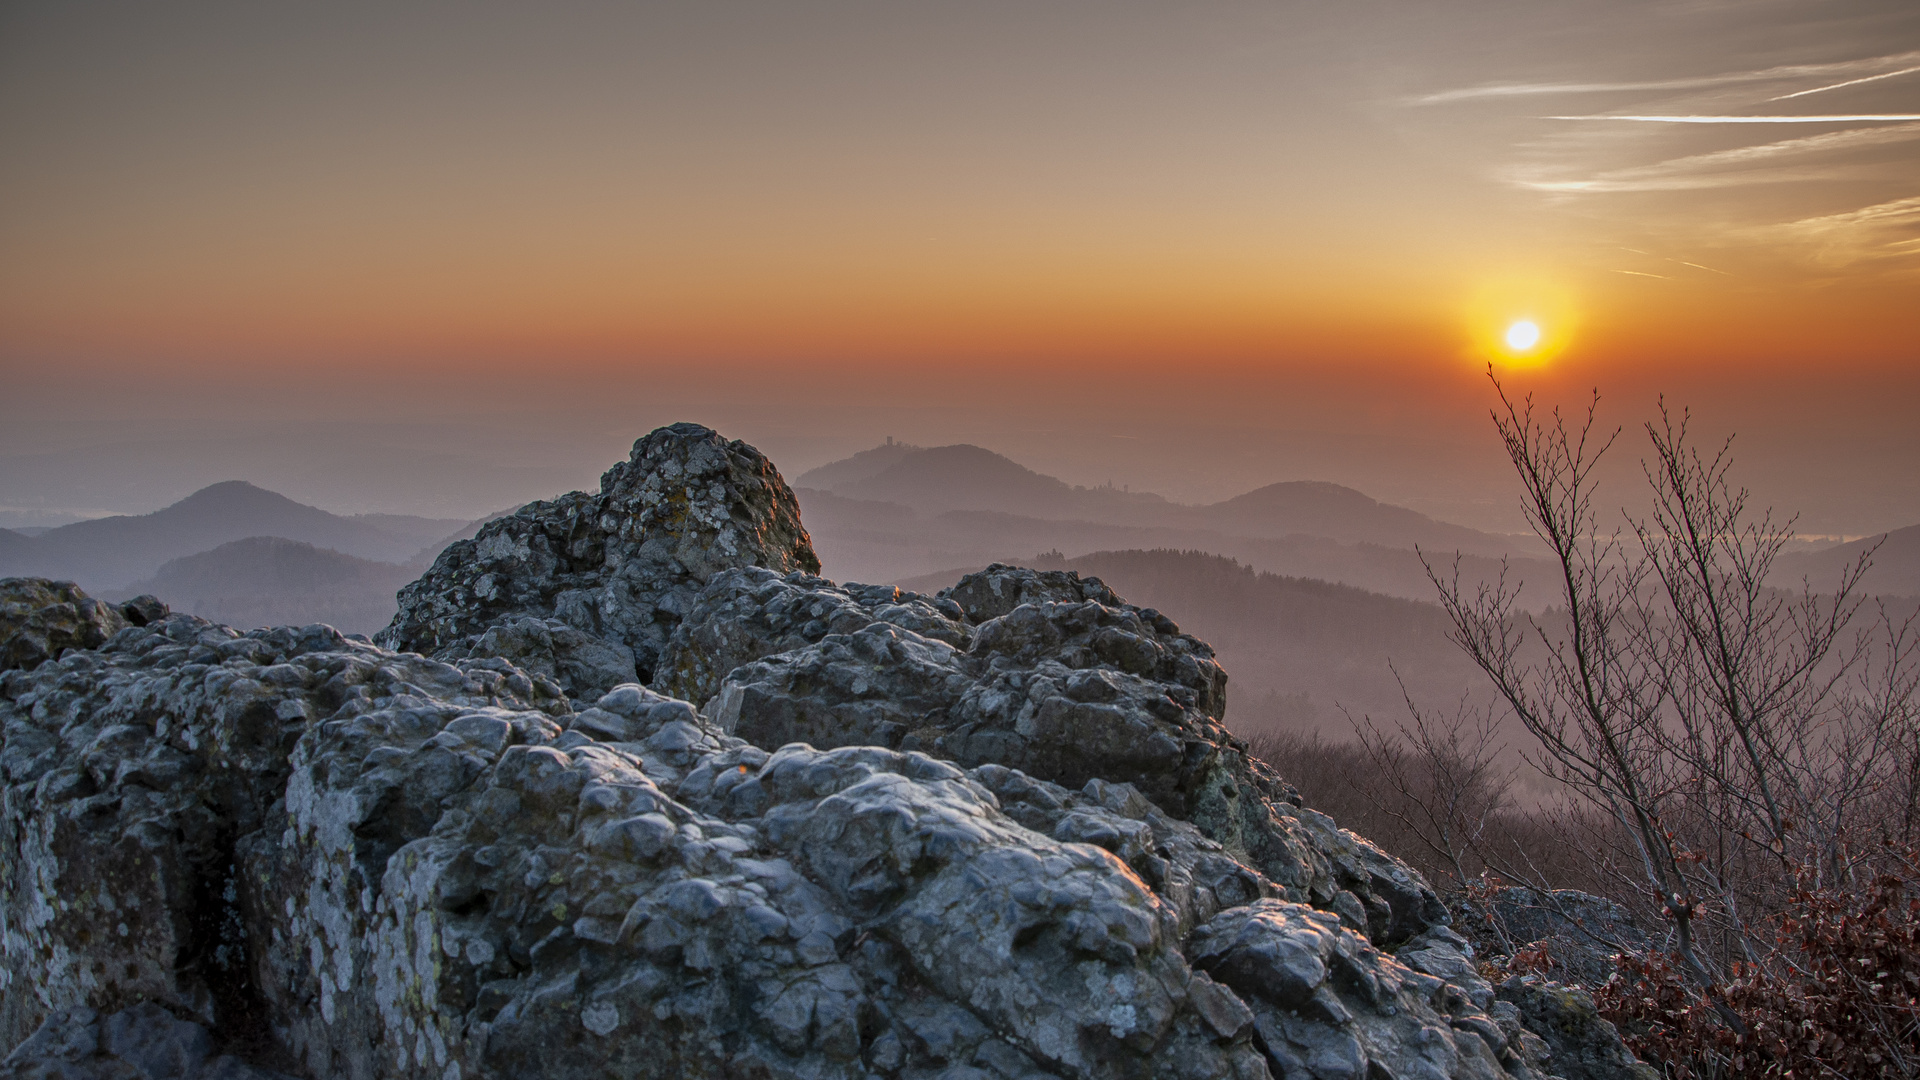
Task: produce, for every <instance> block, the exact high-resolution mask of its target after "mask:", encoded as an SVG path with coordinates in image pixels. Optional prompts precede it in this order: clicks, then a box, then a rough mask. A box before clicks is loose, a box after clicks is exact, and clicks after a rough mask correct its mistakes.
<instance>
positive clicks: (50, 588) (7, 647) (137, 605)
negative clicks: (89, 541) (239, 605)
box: [0, 578, 164, 671]
mask: <svg viewBox="0 0 1920 1080" xmlns="http://www.w3.org/2000/svg"><path fill="white" fill-rule="evenodd" d="M147 601H153V598H152V597H150V596H143V597H141V598H139V599H138V600H135V601H132V602H131V603H130V604H129V605H128V606H129V607H130V608H132V609H133V612H134V614H135V617H136V618H137V619H139V622H137V623H134V625H144V624H145V622H146V619H145V617H144V612H145V610H146V609H145V606H144V605H145V602H147ZM153 602H154V603H156V604H157V603H158V601H153ZM162 608H163V609H164V605H162ZM127 625H129V620H128V617H127V613H126V612H124V611H121V610H120V609H118V608H115V607H113V606H111V605H109V604H105V603H102V602H101V601H99V600H95V599H93V598H92V597H90V596H88V595H87V594H86V593H84V592H82V591H80V587H79V586H78V585H75V584H74V583H73V582H71V581H48V580H46V579H45V578H0V671H12V670H17V669H32V668H36V667H39V666H40V665H41V664H44V663H46V662H47V661H48V660H57V659H59V658H60V656H61V654H62V653H65V652H66V651H67V650H68V649H92V648H97V647H99V646H100V644H101V643H103V642H105V641H106V640H107V639H108V638H110V637H112V636H113V635H114V634H116V633H118V632H119V631H120V630H121V629H123V628H125V627H126V626H127Z"/></svg>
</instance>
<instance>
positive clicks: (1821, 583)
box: [1771, 525, 1920, 596]
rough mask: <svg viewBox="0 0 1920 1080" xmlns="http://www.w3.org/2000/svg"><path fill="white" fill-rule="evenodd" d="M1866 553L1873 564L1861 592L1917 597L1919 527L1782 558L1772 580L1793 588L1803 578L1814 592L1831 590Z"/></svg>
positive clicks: (1862, 581) (1919, 587)
mask: <svg viewBox="0 0 1920 1080" xmlns="http://www.w3.org/2000/svg"><path fill="white" fill-rule="evenodd" d="M1869 551H1871V552H1872V553H1873V563H1872V565H1871V566H1869V567H1868V568H1867V572H1866V574H1865V575H1863V576H1862V577H1861V579H1860V585H1859V591H1860V592H1862V593H1866V594H1880V595H1885V596H1920V525H1909V526H1907V527H1906V528H1904V529H1895V530H1893V531H1892V532H1889V533H1881V534H1880V535H1879V536H1869V537H1867V538H1866V539H1864V540H1855V541H1854V542H1853V543H1850V544H1838V545H1835V546H1834V547H1830V548H1824V549H1822V550H1820V551H1808V552H1795V553H1793V554H1788V555H1782V556H1780V558H1779V559H1778V560H1777V561H1776V562H1775V564H1774V572H1773V578H1772V579H1771V580H1772V581H1773V583H1774V584H1776V585H1780V586H1782V587H1785V588H1794V587H1797V586H1798V585H1799V584H1800V582H1801V580H1802V579H1805V580H1806V582H1807V583H1809V584H1811V585H1812V586H1813V587H1814V589H1815V590H1821V589H1827V590H1831V589H1832V588H1834V583H1835V582H1837V581H1839V580H1840V574H1841V572H1842V571H1844V570H1845V569H1846V568H1848V567H1850V566H1852V565H1853V564H1854V563H1855V562H1856V561H1857V560H1858V559H1859V558H1860V556H1861V555H1864V554H1866V553H1867V552H1869Z"/></svg>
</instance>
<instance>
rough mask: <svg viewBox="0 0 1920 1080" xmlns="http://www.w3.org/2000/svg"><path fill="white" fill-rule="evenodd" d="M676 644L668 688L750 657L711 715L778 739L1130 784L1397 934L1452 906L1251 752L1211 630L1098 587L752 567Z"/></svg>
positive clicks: (1303, 894)
mask: <svg viewBox="0 0 1920 1080" xmlns="http://www.w3.org/2000/svg"><path fill="white" fill-rule="evenodd" d="M863 590H864V591H863ZM756 653H757V654H758V658H757V659H751V662H747V661H748V660H749V659H750V658H753V657H754V656H755V654H756ZM666 655H667V658H668V662H667V663H666V664H665V665H663V668H662V670H663V671H664V672H666V673H667V674H666V680H667V681H666V684H665V685H666V687H668V688H670V689H672V690H675V691H678V692H681V693H684V694H687V695H688V696H690V697H694V698H696V699H697V698H698V696H699V694H700V693H702V692H705V691H707V690H708V689H709V688H712V687H715V685H716V683H715V673H716V672H719V671H722V670H724V669H728V668H729V667H730V668H731V670H730V671H728V673H727V674H725V675H724V676H720V677H719V678H718V682H717V689H716V690H714V692H713V696H712V697H711V698H710V699H709V700H708V701H707V704H706V711H707V713H708V715H710V716H711V717H712V718H713V719H714V721H715V722H716V723H718V724H719V725H720V726H721V727H722V728H724V729H725V730H727V731H729V732H731V733H732V734H735V735H737V736H739V737H741V738H745V739H747V740H749V741H751V742H754V743H757V744H759V745H762V746H778V745H782V744H784V743H788V742H807V743H810V744H812V745H814V746H820V747H830V746H845V745H873V746H887V747H897V748H901V749H909V750H924V751H926V752H929V753H931V754H933V755H934V756H936V757H940V758H944V759H947V760H951V761H955V762H958V763H960V764H962V765H967V766H975V765H983V764H989V763H993V764H1001V765H1007V766H1010V767H1013V768H1017V769H1020V770H1021V771H1023V772H1025V773H1028V774H1030V775H1033V776H1037V777H1040V778H1043V779H1046V780H1051V781H1054V782H1056V783H1060V784H1062V785H1065V786H1067V787H1069V788H1078V787H1080V786H1082V785H1084V784H1086V783H1087V782H1089V781H1092V780H1096V779H1097V780H1102V781H1107V782H1121V783H1128V784H1131V785H1132V786H1133V787H1134V788H1136V789H1137V790H1139V791H1140V792H1141V793H1142V794H1144V795H1145V796H1146V797H1147V798H1148V799H1149V800H1150V801H1152V802H1153V803H1154V804H1155V805H1156V806H1158V807H1159V808H1160V809H1161V810H1163V811H1164V812H1166V813H1167V814H1169V815H1172V816H1173V817H1176V818H1179V819H1182V820H1187V821H1191V822H1192V823H1193V824H1195V825H1196V826H1198V827H1199V828H1200V830H1201V831H1202V832H1203V833H1204V834H1205V835H1207V836H1208V837H1210V838H1212V839H1214V840H1216V841H1218V842H1219V843H1221V844H1222V845H1224V846H1225V847H1226V849H1227V850H1229V851H1231V852H1233V854H1234V855H1235V856H1236V857H1237V858H1240V859H1242V860H1245V861H1246V862H1247V863H1248V864H1249V865H1252V866H1255V867H1257V868H1258V869H1259V870H1260V871H1261V872H1262V873H1263V874H1265V875H1266V876H1267V877H1269V878H1271V879H1273V880H1274V881H1276V882H1278V883H1279V884H1280V885H1281V886H1282V887H1283V888H1284V889H1286V890H1287V895H1288V896H1289V897H1290V898H1291V899H1293V900H1296V901H1299V902H1303V903H1311V904H1314V905H1316V906H1319V907H1323V908H1326V909H1328V910H1332V911H1336V912H1338V913H1340V914H1341V915H1342V916H1343V917H1344V918H1346V919H1347V921H1348V923H1349V925H1351V926H1353V927H1355V928H1356V929H1359V930H1362V931H1363V932H1366V933H1368V934H1369V935H1371V936H1372V937H1374V938H1375V939H1376V940H1377V941H1379V942H1380V943H1382V944H1389V943H1393V942H1398V941H1403V940H1405V939H1407V938H1408V937H1411V936H1413V935H1414V934H1417V933H1419V932H1420V931H1421V930H1423V929H1424V928H1426V927H1428V926H1431V925H1435V924H1437V923H1438V922H1440V921H1443V920H1444V919H1445V917H1446V916H1445V912H1444V910H1443V909H1442V908H1441V906H1440V904H1439V901H1438V899H1437V898H1436V897H1435V896H1434V894H1433V892H1432V890H1431V889H1429V888H1428V887H1427V885H1426V884H1425V882H1423V881H1421V880H1420V879H1419V876H1418V875H1417V874H1414V873H1412V872H1411V871H1410V870H1408V869H1407V868H1406V867H1405V866H1404V865H1403V864H1401V863H1399V862H1398V861H1396V860H1394V859H1392V858H1389V857H1388V856H1386V855H1385V854H1384V853H1382V852H1380V851H1379V850H1378V849H1377V848H1375V847H1374V846H1373V845H1371V844H1369V843H1367V842H1366V841H1365V840H1362V839H1360V838H1358V837H1355V836H1353V835H1352V834H1351V833H1346V832H1343V831H1342V830H1340V829H1339V828H1338V827H1337V826H1335V825H1334V824H1333V822H1332V821H1330V820H1329V819H1327V818H1326V817H1325V816H1323V815H1321V814H1318V813H1316V812H1314V811H1312V810H1307V809H1304V808H1302V807H1301V806H1300V805H1299V797H1298V795H1297V794H1295V793H1294V792H1293V790H1292V789H1291V788H1290V787H1288V786H1287V784H1286V783H1285V782H1284V781H1283V780H1282V779H1281V778H1280V777H1279V776H1278V774H1276V773H1274V771H1273V770H1272V769H1271V768H1269V767H1267V766H1266V765H1265V764H1264V763H1262V762H1260V761H1258V760H1256V759H1253V758H1250V757H1248V756H1247V753H1246V747H1245V745H1244V744H1243V743H1241V742H1239V740H1237V739H1235V738H1233V736H1232V735H1230V734H1229V733H1228V732H1227V730H1226V728H1225V727H1224V726H1223V725H1222V723H1221V721H1222V719H1223V718H1224V715H1225V711H1226V673H1225V672H1224V671H1222V670H1221V668H1220V665H1219V664H1218V663H1216V662H1215V661H1214V659H1213V650H1212V649H1210V648H1209V647H1208V646H1207V645H1206V643H1205V642H1202V641H1199V640H1198V639H1196V638H1193V637H1191V636H1188V635H1186V634H1182V633H1181V632H1180V630H1179V627H1177V626H1175V625H1174V624H1173V622H1172V621H1171V620H1169V619H1168V618H1166V616H1164V615H1162V614H1160V613H1159V612H1157V611H1153V610H1152V609H1143V608H1137V607H1134V606H1133V605H1130V604H1127V603H1125V602H1124V601H1122V600H1121V599H1120V598H1119V597H1117V596H1115V595H1114V594H1113V592H1112V591H1111V590H1110V589H1108V588H1107V587H1106V586H1105V585H1103V584H1101V583H1100V581H1099V580H1098V579H1093V578H1085V579H1083V578H1081V577H1080V576H1079V575H1078V574H1075V573H1072V572H1069V571H1036V570H1029V569H1024V568H1019V567H1010V566H999V565H996V566H993V567H990V568H988V569H987V570H985V571H982V572H980V573H978V574H971V575H968V576H967V577H965V578H963V579H962V580H961V581H960V583H959V584H957V585H956V586H954V587H953V588H951V589H948V590H946V591H945V592H943V593H941V594H940V596H938V597H923V596H916V595H913V594H904V593H899V592H897V590H891V589H888V590H884V591H882V592H880V593H878V594H877V595H876V594H875V593H874V592H873V591H871V590H866V588H865V587H860V586H854V587H848V588H840V587H835V586H832V585H831V583H826V582H822V581H821V580H820V579H818V578H812V577H808V576H806V575H799V574H795V575H788V576H786V577H779V576H776V575H773V574H771V573H770V572H767V571H764V570H761V571H732V572H729V573H728V574H725V575H721V576H720V577H717V578H715V579H714V581H713V582H712V583H710V584H709V586H708V587H707V590H706V591H705V592H703V593H702V594H701V597H700V599H699V601H697V602H696V604H695V605H694V608H693V611H692V613H691V614H690V615H689V616H688V618H687V619H686V620H685V621H684V622H683V623H682V624H681V626H680V628H679V629H678V630H677V631H676V633H675V636H674V639H673V641H672V643H671V644H670V645H669V647H668V649H667V654H666Z"/></svg>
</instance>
